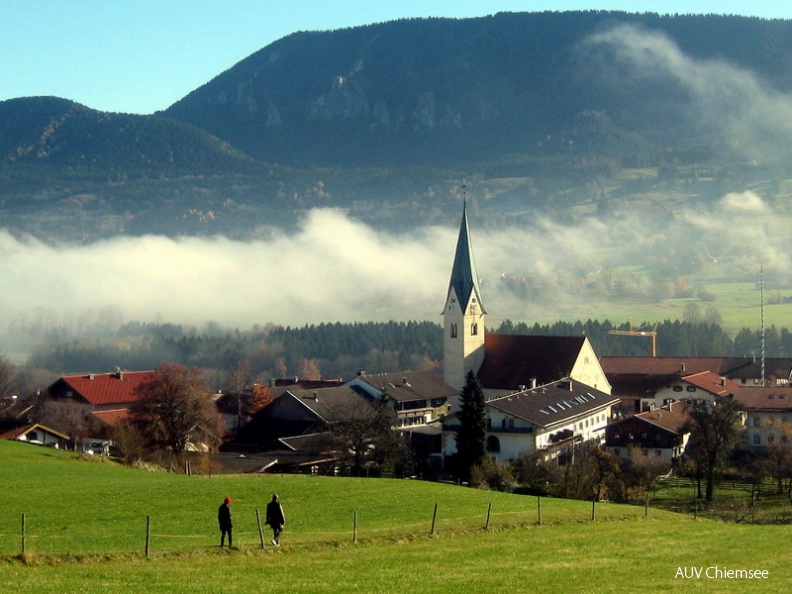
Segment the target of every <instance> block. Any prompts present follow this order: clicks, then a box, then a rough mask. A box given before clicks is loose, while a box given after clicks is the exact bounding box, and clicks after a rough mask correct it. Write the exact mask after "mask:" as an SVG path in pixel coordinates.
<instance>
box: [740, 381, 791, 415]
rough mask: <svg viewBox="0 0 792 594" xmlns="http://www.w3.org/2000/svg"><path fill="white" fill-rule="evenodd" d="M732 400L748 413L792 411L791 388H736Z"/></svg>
mask: <svg viewBox="0 0 792 594" xmlns="http://www.w3.org/2000/svg"><path fill="white" fill-rule="evenodd" d="M734 399H735V400H736V401H737V402H739V403H740V404H741V405H742V406H743V408H745V409H746V410H749V411H751V410H753V411H760V410H762V411H784V410H792V387H789V386H785V387H777V386H776V387H751V386H738V387H737V389H736V390H735V392H734Z"/></svg>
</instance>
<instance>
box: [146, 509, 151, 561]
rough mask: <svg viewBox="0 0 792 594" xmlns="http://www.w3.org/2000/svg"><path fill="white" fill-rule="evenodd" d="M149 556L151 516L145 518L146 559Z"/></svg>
mask: <svg viewBox="0 0 792 594" xmlns="http://www.w3.org/2000/svg"><path fill="white" fill-rule="evenodd" d="M149 556H151V516H146V557H149Z"/></svg>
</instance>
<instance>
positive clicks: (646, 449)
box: [605, 402, 692, 463]
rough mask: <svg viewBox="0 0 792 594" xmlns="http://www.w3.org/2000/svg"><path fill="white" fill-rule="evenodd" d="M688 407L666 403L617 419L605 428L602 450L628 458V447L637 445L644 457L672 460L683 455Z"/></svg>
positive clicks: (675, 403) (684, 404)
mask: <svg viewBox="0 0 792 594" xmlns="http://www.w3.org/2000/svg"><path fill="white" fill-rule="evenodd" d="M691 409H692V407H691V406H690V405H689V404H686V403H684V402H669V403H668V404H665V405H663V406H661V407H659V408H655V409H653V410H648V411H646V412H642V413H638V414H637V415H634V416H630V417H626V418H624V419H620V420H619V421H617V422H615V423H612V424H611V425H609V426H608V427H607V428H606V429H605V449H606V451H608V452H610V453H611V454H614V455H616V456H619V457H620V458H625V459H627V458H629V457H630V448H632V447H637V448H640V449H641V450H642V451H643V453H644V454H645V455H647V456H651V457H655V458H658V459H660V460H662V461H663V462H667V463H672V462H673V461H674V460H675V459H677V458H679V457H680V456H682V454H684V452H685V447H686V446H687V442H688V439H689V438H690V432H689V430H688V421H689V420H690V411H691Z"/></svg>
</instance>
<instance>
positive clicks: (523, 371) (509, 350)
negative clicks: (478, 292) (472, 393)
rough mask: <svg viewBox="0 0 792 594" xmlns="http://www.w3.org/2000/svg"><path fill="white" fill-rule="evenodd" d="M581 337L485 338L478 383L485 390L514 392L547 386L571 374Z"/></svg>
mask: <svg viewBox="0 0 792 594" xmlns="http://www.w3.org/2000/svg"><path fill="white" fill-rule="evenodd" d="M585 340H586V338H585V337H584V336H530V335H514V334H487V335H486V337H485V339H484V363H483V364H482V365H481V369H480V370H479V381H480V382H481V385H482V386H483V387H484V388H493V389H501V390H516V389H517V388H518V387H519V386H521V385H523V386H530V385H531V383H532V381H534V380H535V381H536V384H537V385H543V384H549V383H552V382H554V381H557V380H559V379H562V378H564V377H568V376H569V375H570V373H571V372H572V367H573V366H574V364H575V361H576V360H577V358H578V356H579V354H580V351H581V349H582V348H583V344H584V342H585Z"/></svg>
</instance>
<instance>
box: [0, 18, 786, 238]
mask: <svg viewBox="0 0 792 594" xmlns="http://www.w3.org/2000/svg"><path fill="white" fill-rule="evenodd" d="M789 39H792V21H785V20H763V19H756V18H744V17H734V16H715V15H707V16H693V15H673V16H659V15H656V14H628V13H622V12H605V11H588V12H566V13H561V12H543V13H501V14H497V15H494V16H490V17H482V18H474V19H463V20H453V19H411V20H400V21H394V22H388V23H381V24H375V25H369V26H364V27H355V28H349V29H342V30H337V31H323V32H313V33H305V32H302V33H295V34H293V35H290V36H288V37H285V38H283V39H281V40H279V41H277V42H275V43H272V44H270V45H268V46H267V47H264V48H263V49H261V50H260V51H258V52H256V53H254V54H252V55H251V56H249V57H247V58H245V59H244V60H242V61H241V62H239V63H238V64H237V65H235V66H233V67H232V68H230V69H229V70H227V71H226V72H223V73H221V74H219V75H218V76H217V77H216V78H214V79H213V80H211V81H209V82H207V83H206V84H205V85H203V86H202V87H200V88H198V89H196V90H195V91H193V92H192V93H190V94H189V95H187V96H186V97H184V98H183V99H182V100H180V101H178V102H177V103H175V104H174V105H172V106H171V107H169V108H168V109H166V110H164V111H162V112H159V113H157V114H154V115H151V116H137V115H124V114H113V113H103V112H98V111H94V110H91V109H88V108H87V107H84V106H82V105H79V104H76V103H74V102H71V101H68V100H66V99H58V98H52V97H37V98H24V99H14V100H10V101H4V102H2V103H0V182H2V183H0V227H3V228H6V229H10V230H12V231H14V232H23V233H30V234H33V235H35V236H37V237H40V238H56V239H66V240H79V241H93V240H96V239H99V238H103V237H109V236H113V235H118V234H146V233H160V234H167V235H200V234H223V235H227V236H233V237H249V236H252V235H254V234H256V233H258V232H259V230H260V228H261V226H262V225H266V226H272V227H283V226H288V225H291V224H294V223H296V222H298V221H299V220H300V219H301V218H302V217H303V215H304V213H305V211H306V210H308V209H311V208H315V207H319V206H321V207H332V208H339V209H344V210H345V211H346V212H347V213H349V215H350V216H351V217H353V218H356V219H358V220H363V221H365V222H366V223H368V224H371V225H374V226H380V227H382V226H388V227H392V228H397V227H398V228H410V227H411V226H413V225H418V224H432V223H438V222H447V221H448V220H453V217H455V216H456V213H457V212H458V202H459V199H460V198H461V196H462V194H465V195H466V196H467V198H468V201H469V202H470V204H471V207H472V208H474V209H475V210H476V216H477V219H478V220H479V221H480V222H481V223H482V224H491V225H503V224H505V223H509V224H516V225H520V226H526V225H531V224H533V223H534V221H535V219H536V218H537V214H541V215H546V216H549V217H552V219H553V220H557V221H560V222H563V221H567V220H575V219H577V218H579V217H581V216H590V215H594V216H608V215H613V214H615V213H618V212H619V210H620V209H621V208H623V207H624V206H625V205H629V206H630V207H631V208H633V209H636V208H637V209H640V211H641V212H642V213H644V214H646V215H647V216H651V217H652V219H653V220H658V221H662V220H665V219H668V217H669V214H670V213H671V212H672V211H673V210H674V203H673V202H674V201H675V202H676V203H677V204H687V205H690V204H697V203H703V202H708V201H709V202H710V203H712V202H714V201H715V200H716V199H719V198H720V197H722V196H723V195H724V194H726V193H728V192H741V191H745V190H746V189H749V188H750V189H751V190H752V191H758V190H757V189H759V190H761V192H764V193H765V194H767V196H768V198H770V199H776V200H784V199H785V196H782V195H781V193H780V192H781V191H782V190H783V191H785V188H787V185H786V184H785V182H784V180H785V179H786V178H787V177H790V176H792V171H790V167H791V166H790V163H792V151H790V147H792V101H790V100H789V98H788V93H789V92H790V90H792V45H790V44H789V43H788V40H789ZM463 184H466V187H465V188H463V187H462V186H463ZM761 192H760V193H761Z"/></svg>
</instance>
